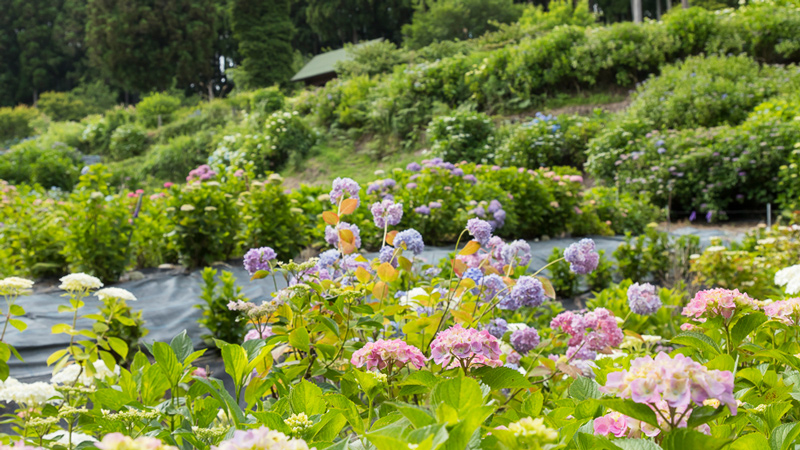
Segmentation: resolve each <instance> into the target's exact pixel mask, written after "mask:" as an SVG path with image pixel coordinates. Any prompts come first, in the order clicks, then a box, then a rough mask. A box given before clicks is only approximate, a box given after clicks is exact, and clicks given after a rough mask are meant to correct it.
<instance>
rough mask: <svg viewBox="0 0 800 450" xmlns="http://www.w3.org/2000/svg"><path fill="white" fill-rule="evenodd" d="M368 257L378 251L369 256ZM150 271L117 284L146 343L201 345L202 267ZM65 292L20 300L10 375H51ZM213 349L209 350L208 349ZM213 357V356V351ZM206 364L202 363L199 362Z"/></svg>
mask: <svg viewBox="0 0 800 450" xmlns="http://www.w3.org/2000/svg"><path fill="white" fill-rule="evenodd" d="M671 234H672V235H674V236H679V235H685V234H694V235H697V236H700V238H701V245H703V246H707V245H709V242H710V239H711V238H712V237H715V236H716V237H722V238H723V240H727V241H731V240H736V239H738V238H739V237H740V236H741V235H740V234H738V233H734V232H725V231H722V230H716V229H696V228H693V227H684V228H680V229H677V230H674V231H672V232H671ZM593 239H594V241H595V242H596V243H597V248H598V250H605V251H606V256H607V257H611V253H612V252H613V251H614V250H615V249H616V248H617V247H618V246H619V244H620V243H622V242H623V241H624V238H623V237H620V236H614V237H595V238H593ZM577 240H579V239H576V238H566V239H550V240H546V241H530V245H531V252H532V256H533V259H532V262H531V265H530V267H531V269H532V270H538V269H539V268H540V267H542V266H543V265H545V264H546V262H547V258H548V256H549V255H550V253H551V252H552V250H553V248H555V247H559V248H562V249H563V248H566V247H567V246H568V245H570V244H571V243H573V242H576V241H577ZM451 251H453V248H452V247H441V248H436V247H427V248H426V249H425V252H424V254H423V255H422V257H423V258H425V259H427V260H428V261H429V262H434V261H439V260H440V259H442V258H445V257H447V254H448V253H449V252H451ZM365 256H366V257H368V258H371V257H374V256H376V254H368V255H365ZM233 264H234V263H232V264H231V265H221V266H219V267H217V268H218V269H219V270H228V271H231V272H233V274H234V275H235V276H236V279H237V280H238V281H237V284H238V285H240V286H241V287H242V290H243V292H244V294H245V295H246V296H247V297H248V298H250V299H253V300H259V299H261V298H265V297H267V296H268V295H269V294H270V293H271V292H273V291H274V285H273V282H272V280H271V278H267V279H263V280H257V281H252V282H251V281H249V280H250V277H249V275H248V274H247V272H246V271H245V270H244V269H243V268H242V266H241V264H239V262H236V263H235V265H233ZM148 272H150V274H148V276H146V277H145V278H144V279H142V280H139V281H130V282H125V283H119V284H117V285H115V286H116V287H120V288H124V289H127V290H129V291H131V292H132V293H133V294H134V295H135V296H136V298H137V299H138V301H136V302H130V306H131V307H132V308H133V309H134V310H138V309H140V310H141V311H142V317H143V319H144V321H145V327H146V328H147V329H148V330H150V333H149V334H148V335H147V336H146V337H145V338H144V340H145V341H147V342H152V341H167V342H168V341H169V340H171V339H172V338H173V337H174V336H175V335H176V334H178V333H180V332H181V331H182V330H186V331H187V332H188V334H189V336H190V337H191V338H192V340H193V341H194V343H195V347H196V348H199V347H202V346H203V345H204V344H203V340H202V339H201V337H200V336H201V335H203V334H205V333H206V331H205V330H203V329H201V327H200V325H199V324H198V323H197V320H198V318H199V317H200V315H201V311H200V310H199V309H197V308H195V305H198V304H199V303H200V302H201V300H200V293H201V289H202V285H203V280H202V278H201V273H200V272H201V271H199V270H198V271H194V272H191V273H188V274H184V273H177V272H176V271H174V270H173V271H158V270H151V271H148ZM278 281H279V284H278V288H279V289H280V288H282V287H284V286H285V282H282V280H278ZM62 293H63V292H62V291H59V290H58V289H57V288H49V289H45V290H41V289H37V290H36V291H35V293H34V294H33V295H30V296H25V297H22V298H21V299H20V300H19V304H20V305H22V306H23V307H24V308H25V311H26V314H25V317H23V318H22V319H23V320H24V321H25V322H27V323H28V329H27V330H25V331H24V332H22V333H18V332H16V331H14V330H11V332H10V333H8V334H9V335H10V336H9V338H8V342H9V343H10V344H11V345H13V346H14V347H16V348H17V350H18V351H19V352H20V354H21V356H22V357H23V359H24V362H19V361H17V360H16V358H14V357H12V358H11V361H10V362H9V363H10V365H11V376H12V377H14V378H17V379H19V380H20V381H24V382H32V381H43V380H49V378H50V374H51V369H50V368H49V367H47V365H46V362H45V361H46V360H47V357H48V356H49V355H50V354H51V353H53V352H54V351H56V350H59V349H62V348H65V347H66V346H67V344H68V343H69V337H68V336H67V335H64V334H59V335H53V334H51V333H50V329H51V328H52V326H53V325H55V324H58V323H67V322H70V321H71V320H72V317H71V315H70V314H67V313H63V314H59V313H58V305H62V304H67V302H68V300H67V298H65V297H62ZM97 302H98V301H97V299H96V298H94V297H89V298H88V299H86V301H85V303H86V306H85V307H84V308H83V309H82V310H81V313H82V314H90V313H94V312H96V308H97V305H98V303H97ZM89 326H91V324H90V322H89V321H85V320H79V322H78V328H88V327H89ZM207 353H209V352H207ZM209 356H210V355H209ZM208 362H209V363H212V364H214V365H217V363H218V361H215V358H213V357H209V359H208ZM201 365H202V364H201Z"/></svg>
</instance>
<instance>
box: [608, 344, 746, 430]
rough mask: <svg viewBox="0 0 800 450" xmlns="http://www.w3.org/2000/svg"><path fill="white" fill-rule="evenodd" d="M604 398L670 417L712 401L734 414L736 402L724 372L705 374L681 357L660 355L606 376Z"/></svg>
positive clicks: (729, 375) (730, 377)
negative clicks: (626, 401) (640, 405)
mask: <svg viewBox="0 0 800 450" xmlns="http://www.w3.org/2000/svg"><path fill="white" fill-rule="evenodd" d="M600 391H601V392H603V393H606V394H611V395H616V396H617V397H619V398H623V399H625V398H629V399H631V400H633V401H634V402H636V403H643V404H647V405H649V406H650V407H651V408H660V406H661V403H660V402H664V403H665V404H666V407H667V408H666V410H667V411H668V412H671V413H672V414H676V413H675V411H681V413H680V414H682V413H683V412H684V411H686V409H687V408H689V407H691V406H692V403H694V405H696V406H702V405H703V402H704V401H706V400H708V399H714V400H716V401H719V402H720V403H721V404H724V405H726V406H728V409H729V410H730V412H731V414H733V415H735V414H736V406H737V405H736V399H735V398H734V397H733V374H732V373H731V372H730V371H727V370H709V369H708V368H706V367H705V366H703V365H701V364H700V363H698V362H696V361H694V360H692V359H691V358H689V357H687V356H683V355H680V354H678V355H675V357H674V358H670V357H669V355H667V354H666V353H663V352H660V353H659V354H658V355H656V357H655V358H652V357H650V356H645V357H641V358H636V359H634V360H633V361H632V362H631V367H630V370H622V371H619V372H612V373H610V374H608V377H607V379H606V385H605V386H602V387H600Z"/></svg>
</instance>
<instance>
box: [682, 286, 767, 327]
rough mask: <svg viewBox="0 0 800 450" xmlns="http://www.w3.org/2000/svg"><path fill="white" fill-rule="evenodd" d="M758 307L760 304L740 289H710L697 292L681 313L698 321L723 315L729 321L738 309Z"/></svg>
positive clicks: (745, 309)
mask: <svg viewBox="0 0 800 450" xmlns="http://www.w3.org/2000/svg"><path fill="white" fill-rule="evenodd" d="M751 309H758V304H757V303H756V301H755V300H753V299H752V298H750V297H749V296H748V295H747V294H744V293H742V292H739V290H738V289H734V290H729V289H721V288H718V289H708V290H705V291H700V292H698V293H697V294H695V296H694V298H693V299H692V300H691V301H690V302H689V304H688V305H686V306H685V307H684V308H683V311H681V314H683V315H684V316H686V317H689V318H691V319H693V320H695V321H697V322H705V321H706V320H707V319H710V318H713V317H717V316H722V317H723V318H724V319H725V321H726V322H727V321H729V320H730V319H731V317H733V315H734V313H736V311H737V310H739V311H747V310H751Z"/></svg>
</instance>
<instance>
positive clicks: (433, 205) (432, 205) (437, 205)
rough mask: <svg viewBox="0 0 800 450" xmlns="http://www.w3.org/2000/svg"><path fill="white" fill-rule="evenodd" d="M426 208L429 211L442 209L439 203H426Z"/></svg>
mask: <svg viewBox="0 0 800 450" xmlns="http://www.w3.org/2000/svg"><path fill="white" fill-rule="evenodd" d="M428 207H429V208H431V209H439V208H441V207H442V204H441V203H439V202H430V203H428Z"/></svg>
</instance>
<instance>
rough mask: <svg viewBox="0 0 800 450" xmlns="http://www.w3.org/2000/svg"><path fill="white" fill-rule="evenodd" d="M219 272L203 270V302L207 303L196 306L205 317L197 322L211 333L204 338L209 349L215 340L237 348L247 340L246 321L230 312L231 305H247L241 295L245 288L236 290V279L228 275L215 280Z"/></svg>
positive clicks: (237, 287) (225, 273)
mask: <svg viewBox="0 0 800 450" xmlns="http://www.w3.org/2000/svg"><path fill="white" fill-rule="evenodd" d="M216 276H217V270H215V269H212V268H211V267H206V268H205V269H203V272H202V277H203V292H202V294H200V299H201V300H203V301H204V302H205V303H202V304H200V305H195V308H198V309H200V310H202V311H203V317H202V318H200V319H199V320H198V322H199V323H200V325H202V326H203V327H204V328H205V329H207V330H208V331H209V334H206V335H203V336H202V337H203V339H204V340H205V341H206V342H207V343H208V345H209V346H210V345H213V343H214V339H219V340H221V341H224V342H228V343H231V344H238V343H241V342H242V339H244V335H245V333H246V331H247V321H245V320H239V316H240V313H239V312H238V311H231V310H230V309H228V303H230V302H237V301H240V300H241V301H244V302H246V301H248V298H247V297H245V296H244V294H242V288H241V287H239V286H236V277H234V276H233V274H232V273H230V272H228V271H223V272H222V274H221V275H220V276H219V280H217V279H216Z"/></svg>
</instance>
